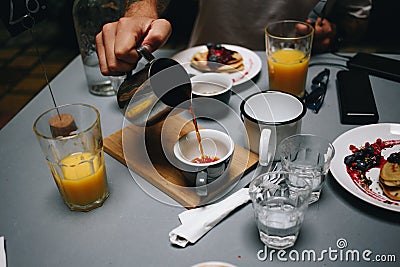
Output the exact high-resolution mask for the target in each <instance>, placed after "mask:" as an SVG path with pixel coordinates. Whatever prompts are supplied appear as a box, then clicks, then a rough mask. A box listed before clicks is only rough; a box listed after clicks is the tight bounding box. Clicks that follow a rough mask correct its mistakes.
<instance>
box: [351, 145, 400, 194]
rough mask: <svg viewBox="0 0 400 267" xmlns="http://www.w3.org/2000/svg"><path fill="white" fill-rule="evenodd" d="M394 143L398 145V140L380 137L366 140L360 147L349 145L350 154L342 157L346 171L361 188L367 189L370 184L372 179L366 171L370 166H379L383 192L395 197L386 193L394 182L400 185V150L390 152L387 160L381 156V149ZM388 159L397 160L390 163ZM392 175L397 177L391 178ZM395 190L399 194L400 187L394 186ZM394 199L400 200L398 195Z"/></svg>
mask: <svg viewBox="0 0 400 267" xmlns="http://www.w3.org/2000/svg"><path fill="white" fill-rule="evenodd" d="M395 145H400V140H388V141H382V139H380V138H378V139H377V140H376V141H375V143H372V144H370V143H369V142H366V143H365V144H364V146H362V147H360V148H357V147H356V146H354V145H350V147H349V149H350V150H351V152H352V154H351V155H348V156H346V157H345V158H344V164H345V165H346V170H347V173H348V174H349V175H350V177H351V179H352V180H353V181H354V182H355V183H356V184H358V185H360V186H361V187H362V188H364V189H366V190H369V186H370V185H371V184H372V181H371V179H370V178H369V177H367V172H368V171H369V170H371V169H372V168H380V169H381V171H380V178H379V183H380V185H381V187H382V189H383V191H384V193H385V194H386V195H387V196H388V197H389V198H391V199H395V198H393V197H391V195H388V193H387V191H388V190H389V189H390V188H387V187H389V186H392V185H394V184H397V186H400V177H399V176H400V166H399V162H400V152H399V153H393V154H391V155H390V156H389V157H388V159H387V160H386V159H385V158H384V157H383V156H382V150H383V149H386V148H391V147H393V146H395ZM389 160H390V161H396V160H397V161H396V163H391V162H390V161H389ZM393 164H395V165H396V166H394V165H393ZM392 176H395V177H397V178H393V179H392ZM389 177H390V178H389ZM383 181H384V183H383ZM382 184H383V185H384V186H385V188H386V189H388V190H386V191H385V188H383V186H382ZM396 190H399V191H397V193H399V194H400V187H398V188H396ZM394 193H396V192H394ZM396 196H397V195H396ZM395 200H400V195H399V197H398V199H395Z"/></svg>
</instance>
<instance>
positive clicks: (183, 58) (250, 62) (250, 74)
mask: <svg viewBox="0 0 400 267" xmlns="http://www.w3.org/2000/svg"><path fill="white" fill-rule="evenodd" d="M222 46H223V47H225V48H227V49H229V50H233V51H236V52H239V53H240V54H241V55H242V57H243V65H244V70H242V71H238V72H234V73H228V75H230V76H231V77H232V80H233V85H238V84H242V83H244V82H246V81H248V80H250V79H252V78H254V76H256V75H257V74H258V73H259V72H260V70H261V67H262V63H261V59H260V57H259V56H257V54H256V53H254V52H253V51H251V50H249V49H247V48H244V47H241V46H236V45H228V44H222ZM199 51H207V46H205V45H200V46H195V47H191V48H188V49H186V50H183V51H181V52H179V53H178V54H176V55H174V56H173V57H172V58H173V59H175V60H176V61H178V62H179V63H181V64H182V65H183V66H184V68H185V69H186V71H187V72H188V73H190V74H194V75H198V74H200V73H202V72H201V71H199V70H196V69H195V68H192V67H191V66H190V60H191V59H192V57H193V55H194V54H195V53H197V52H199Z"/></svg>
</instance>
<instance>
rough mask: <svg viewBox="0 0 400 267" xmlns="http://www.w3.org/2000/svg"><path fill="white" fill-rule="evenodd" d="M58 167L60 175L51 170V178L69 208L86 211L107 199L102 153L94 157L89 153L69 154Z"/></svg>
mask: <svg viewBox="0 0 400 267" xmlns="http://www.w3.org/2000/svg"><path fill="white" fill-rule="evenodd" d="M58 165H59V166H60V168H61V173H58V172H57V171H54V169H53V176H54V178H55V180H56V183H57V186H58V187H59V189H60V192H61V194H62V195H63V198H64V201H65V202H66V204H67V205H68V206H69V207H70V208H72V209H74V208H75V209H81V210H88V209H91V208H94V207H97V206H99V205H101V204H102V202H103V201H104V200H105V199H106V198H107V197H108V188H107V179H106V172H105V167H104V165H105V164H104V157H103V151H101V152H99V153H98V154H96V155H94V154H92V153H90V152H82V153H75V154H71V155H68V156H67V157H65V158H63V159H62V160H61V161H60V162H59V163H58ZM86 207H87V208H86Z"/></svg>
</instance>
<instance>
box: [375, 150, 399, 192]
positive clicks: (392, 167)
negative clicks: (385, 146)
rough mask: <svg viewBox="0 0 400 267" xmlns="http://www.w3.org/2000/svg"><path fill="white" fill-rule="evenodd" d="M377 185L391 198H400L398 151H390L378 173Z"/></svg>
mask: <svg viewBox="0 0 400 267" xmlns="http://www.w3.org/2000/svg"><path fill="white" fill-rule="evenodd" d="M379 185H380V186H381V188H382V190H383V192H384V193H385V195H386V196H387V197H388V198H390V199H392V200H400V152H397V153H392V154H390V156H389V157H388V158H387V161H386V162H385V163H384V164H383V166H382V168H381V171H380V173H379Z"/></svg>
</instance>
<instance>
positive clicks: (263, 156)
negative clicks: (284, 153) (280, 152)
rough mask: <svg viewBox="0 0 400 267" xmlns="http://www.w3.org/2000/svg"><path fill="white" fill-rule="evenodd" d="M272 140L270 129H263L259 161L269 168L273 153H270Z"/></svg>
mask: <svg viewBox="0 0 400 267" xmlns="http://www.w3.org/2000/svg"><path fill="white" fill-rule="evenodd" d="M270 138H271V130H270V129H262V131H261V135H260V144H259V147H258V151H259V152H258V153H259V155H258V161H259V162H260V165H261V166H267V165H268V164H269V162H270V160H271V153H269V151H268V147H269V142H270Z"/></svg>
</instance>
